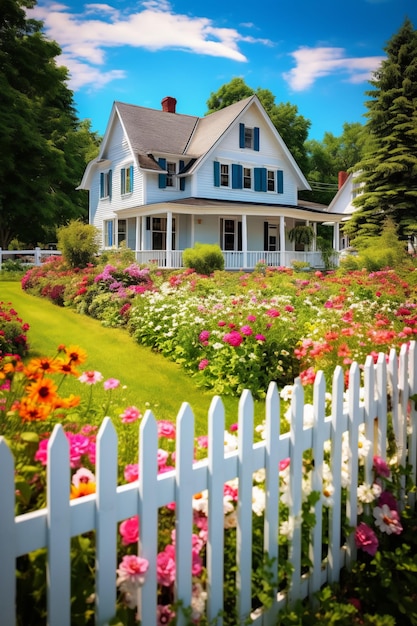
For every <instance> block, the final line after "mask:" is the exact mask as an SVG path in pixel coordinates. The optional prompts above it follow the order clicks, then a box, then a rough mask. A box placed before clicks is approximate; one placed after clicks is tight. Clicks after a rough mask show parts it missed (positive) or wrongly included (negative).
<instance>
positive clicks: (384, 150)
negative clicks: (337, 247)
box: [345, 19, 417, 240]
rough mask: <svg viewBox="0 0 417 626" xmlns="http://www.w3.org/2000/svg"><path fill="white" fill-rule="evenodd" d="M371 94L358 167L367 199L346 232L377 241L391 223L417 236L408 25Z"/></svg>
mask: <svg viewBox="0 0 417 626" xmlns="http://www.w3.org/2000/svg"><path fill="white" fill-rule="evenodd" d="M385 51H386V53H387V58H386V59H385V60H384V61H382V63H381V65H380V67H379V69H378V70H377V71H376V72H375V74H374V76H373V78H372V80H371V81H370V84H371V85H372V87H373V89H371V90H370V91H367V92H366V93H367V95H368V96H369V97H370V98H371V100H369V101H368V102H366V106H367V108H368V112H367V113H366V116H367V118H368V121H367V123H366V127H367V131H368V132H369V134H370V136H371V138H370V143H369V146H368V149H367V151H366V154H365V156H364V158H363V159H362V160H361V161H360V162H359V163H358V164H357V167H356V169H357V170H359V171H360V172H361V174H360V176H359V178H358V182H362V183H363V193H361V194H359V195H358V196H357V198H356V199H355V201H354V204H355V205H356V206H357V207H358V209H357V211H355V213H354V214H353V216H352V218H351V219H350V220H349V222H348V223H347V225H346V227H345V232H347V234H348V235H349V236H350V237H351V238H352V239H353V240H354V239H355V237H360V238H361V237H363V236H367V235H378V234H379V233H380V232H381V229H382V227H383V224H384V221H385V219H386V218H392V220H393V221H394V223H395V224H396V225H397V227H398V233H399V236H400V237H401V238H405V237H406V236H407V235H408V234H412V233H415V234H416V233H417V187H416V177H417V31H415V30H413V26H412V24H411V22H410V21H409V20H408V19H406V20H405V22H404V24H403V26H402V27H401V28H400V30H399V31H398V32H397V33H396V34H395V35H394V36H393V37H392V38H391V40H390V41H389V42H388V44H387V46H386V48H385Z"/></svg>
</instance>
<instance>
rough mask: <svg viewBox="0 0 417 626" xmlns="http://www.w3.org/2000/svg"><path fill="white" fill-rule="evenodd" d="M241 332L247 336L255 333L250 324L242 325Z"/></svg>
mask: <svg viewBox="0 0 417 626" xmlns="http://www.w3.org/2000/svg"><path fill="white" fill-rule="evenodd" d="M240 332H241V333H242V335H246V336H247V337H249V336H250V335H252V334H253V330H252V328H251V327H250V326H242V328H241V329H240Z"/></svg>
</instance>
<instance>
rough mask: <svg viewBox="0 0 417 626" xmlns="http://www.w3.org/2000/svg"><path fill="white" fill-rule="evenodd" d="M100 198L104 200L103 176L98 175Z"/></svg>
mask: <svg viewBox="0 0 417 626" xmlns="http://www.w3.org/2000/svg"><path fill="white" fill-rule="evenodd" d="M100 198H104V174H103V172H101V173H100Z"/></svg>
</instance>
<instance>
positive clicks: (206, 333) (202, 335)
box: [198, 330, 210, 342]
mask: <svg viewBox="0 0 417 626" xmlns="http://www.w3.org/2000/svg"><path fill="white" fill-rule="evenodd" d="M209 337H210V331H208V330H202V331H201V333H200V334H199V336H198V338H199V340H200V341H201V342H203V341H207V339H208V338H209Z"/></svg>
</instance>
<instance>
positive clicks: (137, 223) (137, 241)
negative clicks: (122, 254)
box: [135, 216, 141, 252]
mask: <svg viewBox="0 0 417 626" xmlns="http://www.w3.org/2000/svg"><path fill="white" fill-rule="evenodd" d="M140 226H141V224H140V217H138V216H136V217H135V233H136V237H135V252H137V251H138V250H140V247H139V246H140Z"/></svg>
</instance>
